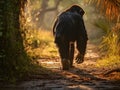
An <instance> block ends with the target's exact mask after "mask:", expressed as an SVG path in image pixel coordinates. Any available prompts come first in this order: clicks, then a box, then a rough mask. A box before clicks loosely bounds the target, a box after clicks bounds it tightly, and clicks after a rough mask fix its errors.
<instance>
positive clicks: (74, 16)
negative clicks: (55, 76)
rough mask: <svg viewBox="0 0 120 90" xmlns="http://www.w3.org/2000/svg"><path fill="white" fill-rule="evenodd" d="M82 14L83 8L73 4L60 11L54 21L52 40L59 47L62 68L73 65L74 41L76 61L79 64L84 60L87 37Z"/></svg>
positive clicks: (66, 68) (65, 68)
mask: <svg viewBox="0 0 120 90" xmlns="http://www.w3.org/2000/svg"><path fill="white" fill-rule="evenodd" d="M83 15H84V11H83V9H82V8H81V7H80V6H78V5H73V6H72V7H70V8H69V9H67V10H66V11H64V12H62V13H61V14H60V15H59V16H58V17H57V19H56V21H55V23H54V26H53V34H54V36H55V41H54V42H55V43H56V45H57V47H58V49H59V54H60V57H61V63H62V67H63V70H68V69H69V68H70V67H72V66H73V58H74V49H75V47H74V43H75V42H76V45H77V50H78V55H77V56H76V62H77V63H78V64H79V63H82V62H83V61H84V55H85V51H86V45H87V40H88V37H87V32H86V29H85V25H84V21H83Z"/></svg>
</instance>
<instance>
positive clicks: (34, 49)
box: [25, 30, 57, 59]
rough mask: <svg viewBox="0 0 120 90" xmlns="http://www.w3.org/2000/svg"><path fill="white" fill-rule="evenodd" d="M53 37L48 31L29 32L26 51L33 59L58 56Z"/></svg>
mask: <svg viewBox="0 0 120 90" xmlns="http://www.w3.org/2000/svg"><path fill="white" fill-rule="evenodd" d="M53 42H54V41H53V36H52V34H51V32H50V31H46V30H29V33H26V39H25V50H26V51H27V53H28V55H29V56H30V57H31V58H32V59H39V58H43V57H44V58H48V57H49V58H52V57H56V56H57V49H56V48H55V44H54V43H53Z"/></svg>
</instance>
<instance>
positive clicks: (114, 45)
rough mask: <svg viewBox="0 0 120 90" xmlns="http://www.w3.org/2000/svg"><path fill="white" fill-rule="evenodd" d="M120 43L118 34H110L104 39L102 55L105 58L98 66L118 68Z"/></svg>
mask: <svg viewBox="0 0 120 90" xmlns="http://www.w3.org/2000/svg"><path fill="white" fill-rule="evenodd" d="M119 45H120V42H119V35H118V33H116V32H110V33H109V34H108V35H107V36H105V37H104V38H103V41H102V43H101V47H100V49H101V51H102V52H101V53H104V57H103V58H102V59H101V60H99V61H98V66H107V67H110V68H113V67H118V66H119V64H120V47H119Z"/></svg>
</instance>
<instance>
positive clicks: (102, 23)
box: [95, 18, 111, 33]
mask: <svg viewBox="0 0 120 90" xmlns="http://www.w3.org/2000/svg"><path fill="white" fill-rule="evenodd" d="M95 26H97V27H98V28H100V29H102V30H103V31H104V33H108V32H110V28H111V24H110V22H108V21H107V20H105V18H104V19H98V20H97V21H96V22H95Z"/></svg>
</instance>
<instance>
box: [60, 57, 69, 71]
mask: <svg viewBox="0 0 120 90" xmlns="http://www.w3.org/2000/svg"><path fill="white" fill-rule="evenodd" d="M61 62H62V67H63V68H62V69H63V70H69V68H70V61H69V60H68V59H62V60H61Z"/></svg>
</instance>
